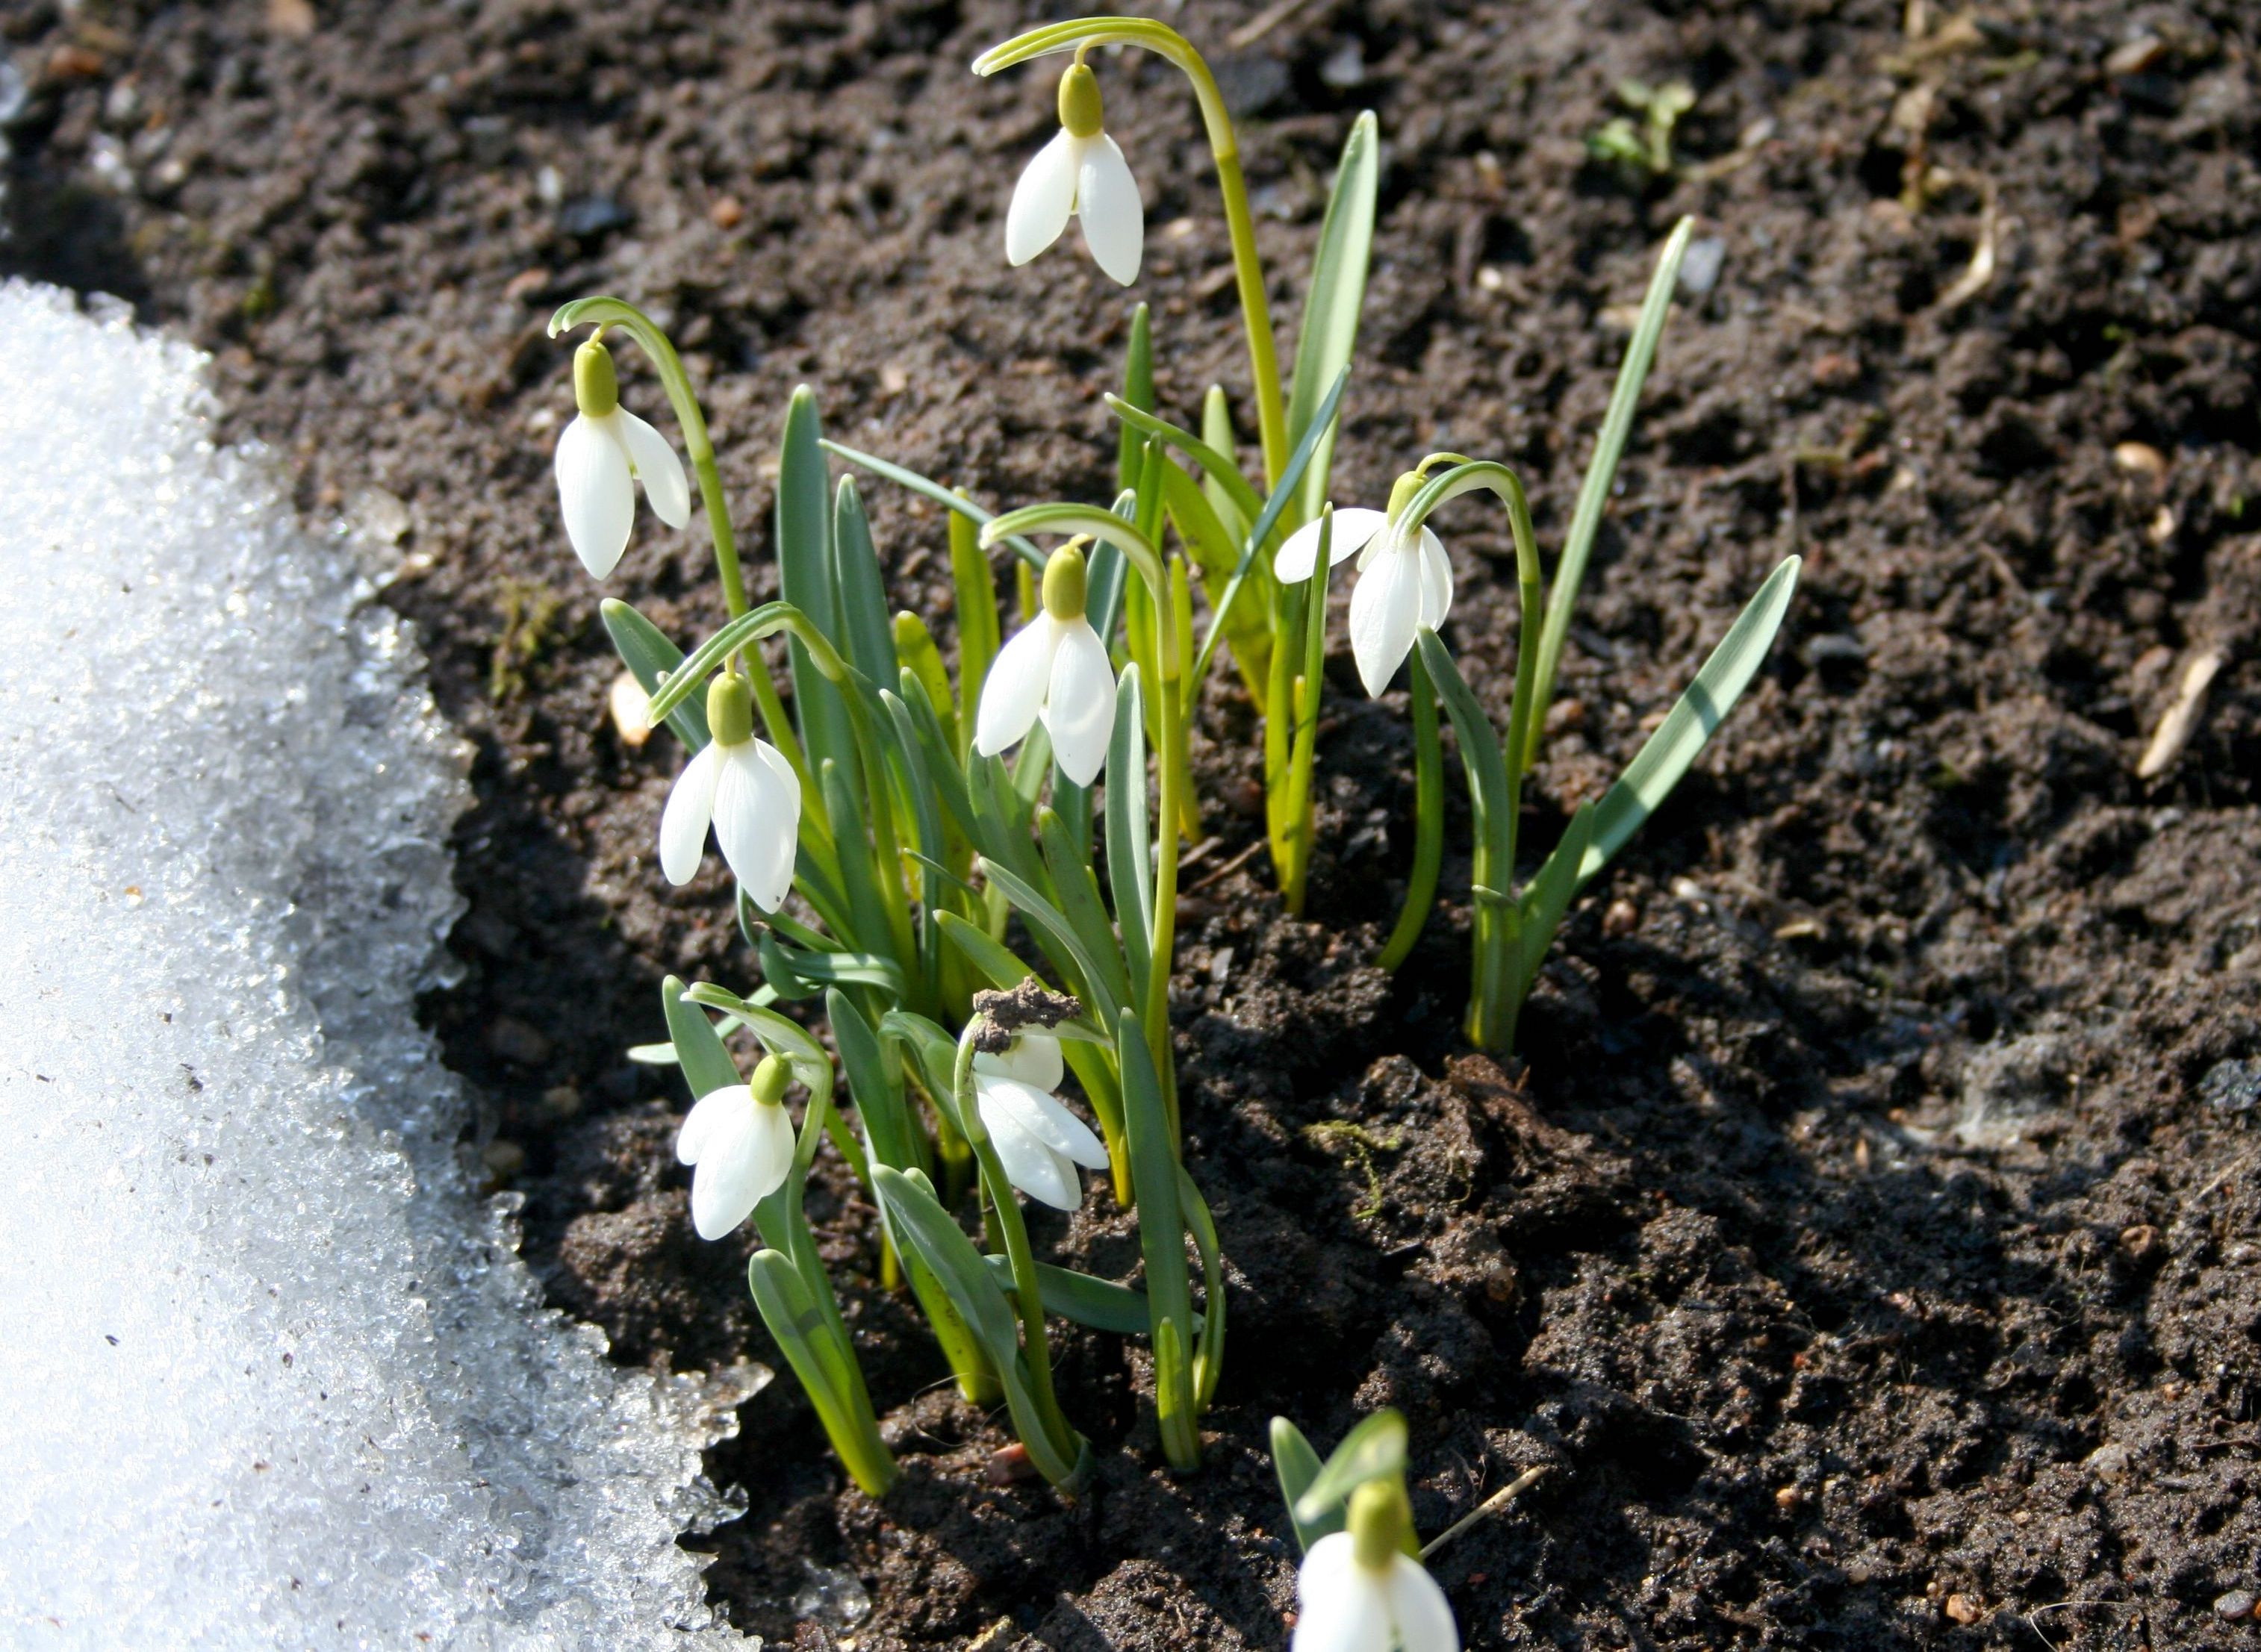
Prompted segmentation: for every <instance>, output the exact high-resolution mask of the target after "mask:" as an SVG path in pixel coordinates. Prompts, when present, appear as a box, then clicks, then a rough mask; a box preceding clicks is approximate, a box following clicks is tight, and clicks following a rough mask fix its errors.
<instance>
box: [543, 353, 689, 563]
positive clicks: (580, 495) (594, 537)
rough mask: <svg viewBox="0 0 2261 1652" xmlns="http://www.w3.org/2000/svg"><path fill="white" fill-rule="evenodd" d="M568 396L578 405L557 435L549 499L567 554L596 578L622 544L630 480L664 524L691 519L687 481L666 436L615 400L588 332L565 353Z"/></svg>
mask: <svg viewBox="0 0 2261 1652" xmlns="http://www.w3.org/2000/svg"><path fill="white" fill-rule="evenodd" d="M573 401H574V404H575V405H576V407H577V408H578V410H579V411H578V412H577V413H576V414H575V415H574V418H573V422H572V423H571V424H570V425H568V426H565V430H564V433H563V434H562V435H560V436H559V437H558V438H557V457H556V472H557V504H558V508H559V510H560V511H562V512H563V515H564V518H565V537H566V539H567V540H570V541H571V543H572V546H573V554H575V555H576V556H578V557H579V558H580V559H581V566H582V567H584V568H585V569H588V570H589V573H590V575H591V576H592V577H593V578H596V579H603V578H605V577H607V576H608V575H610V574H611V573H612V571H613V569H615V568H617V567H619V566H620V561H621V553H622V552H623V551H625V550H627V549H628V533H629V532H630V530H631V529H633V528H634V526H635V490H636V483H639V482H641V483H642V484H643V491H644V497H645V498H646V499H648V500H650V502H651V508H652V511H653V513H654V514H655V515H657V517H658V518H659V519H660V520H661V521H663V522H664V523H666V524H667V526H670V527H671V528H679V527H683V526H687V525H688V524H689V522H690V520H691V485H690V483H687V482H685V480H684V476H683V461H681V460H680V459H678V458H677V457H676V456H675V449H674V448H673V447H670V446H669V445H668V441H667V438H666V437H664V436H663V435H661V434H660V433H658V432H657V431H656V430H654V429H653V428H652V427H651V426H650V425H648V424H646V423H645V422H644V421H643V420H642V419H641V418H637V417H636V416H635V414H634V413H631V412H630V411H628V409H627V408H625V407H622V406H621V387H620V379H619V376H618V375H617V374H616V373H615V372H614V368H613V355H612V352H611V351H609V350H607V349H606V348H605V347H604V346H603V344H601V343H600V342H599V341H598V340H595V339H591V340H588V341H587V342H586V343H585V344H583V345H582V346H581V347H580V348H579V349H578V350H576V351H575V352H574V353H573Z"/></svg>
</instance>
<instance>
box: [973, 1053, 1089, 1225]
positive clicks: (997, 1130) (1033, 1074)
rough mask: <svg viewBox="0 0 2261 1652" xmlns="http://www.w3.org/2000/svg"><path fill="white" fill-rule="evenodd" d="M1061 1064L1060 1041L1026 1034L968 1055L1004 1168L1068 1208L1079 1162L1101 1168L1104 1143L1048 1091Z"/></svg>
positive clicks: (1028, 1188)
mask: <svg viewBox="0 0 2261 1652" xmlns="http://www.w3.org/2000/svg"><path fill="white" fill-rule="evenodd" d="M1065 1072H1066V1063H1065V1062H1063V1061H1062V1060H1061V1059H1060V1047H1059V1040H1058V1039H1056V1038H1054V1037H1052V1035H1051V1034H1049V1033H1022V1034H1021V1036H1020V1037H1018V1038H1016V1039H1015V1040H1014V1041H1013V1047H1012V1048H1010V1049H1008V1050H1007V1051H1006V1052H1005V1053H1004V1054H1003V1055H976V1056H974V1058H973V1099H974V1104H975V1105H976V1106H978V1107H979V1108H980V1111H981V1127H982V1128H983V1129H985V1130H987V1132H988V1133H989V1141H990V1143H991V1145H992V1146H994V1148H996V1149H997V1159H998V1162H1000V1163H1001V1164H1002V1165H1003V1166H1004V1167H1005V1175H1006V1176H1007V1177H1008V1179H1009V1180H1010V1181H1011V1182H1012V1184H1013V1185H1014V1186H1015V1187H1017V1188H1019V1189H1020V1190H1021V1191H1023V1193H1026V1194H1027V1195H1028V1196H1029V1197H1030V1198H1033V1199H1041V1200H1042V1201H1043V1202H1044V1203H1045V1204H1047V1205H1052V1206H1053V1207H1054V1208H1055V1209H1059V1210H1064V1211H1072V1210H1073V1209H1075V1208H1076V1207H1077V1206H1078V1205H1081V1204H1082V1203H1083V1179H1082V1178H1081V1177H1080V1176H1078V1175H1077V1174H1076V1167H1077V1166H1078V1165H1081V1166H1083V1167H1084V1168H1085V1169H1090V1170H1103V1169H1106V1168H1107V1163H1108V1160H1107V1148H1106V1145H1105V1144H1104V1143H1103V1142H1102V1141H1100V1139H1099V1138H1098V1137H1097V1136H1096V1135H1095V1134H1092V1130H1091V1126H1089V1125H1087V1124H1086V1123H1084V1121H1083V1120H1082V1119H1079V1118H1077V1117H1076V1116H1075V1115H1074V1114H1073V1113H1072V1112H1069V1111H1068V1110H1067V1109H1066V1107H1064V1106H1062V1105H1060V1102H1059V1098H1058V1097H1057V1096H1055V1095H1053V1093H1052V1092H1053V1091H1056V1090H1058V1089H1059V1087H1060V1080H1061V1077H1062V1076H1063V1074H1064V1073H1065Z"/></svg>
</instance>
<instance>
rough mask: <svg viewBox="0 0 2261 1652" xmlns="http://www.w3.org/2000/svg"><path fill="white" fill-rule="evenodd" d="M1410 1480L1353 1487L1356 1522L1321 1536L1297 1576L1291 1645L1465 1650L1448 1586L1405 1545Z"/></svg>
mask: <svg viewBox="0 0 2261 1652" xmlns="http://www.w3.org/2000/svg"><path fill="white" fill-rule="evenodd" d="M1410 1530H1411V1522H1410V1519H1409V1518H1408V1517H1407V1515H1406V1513H1405V1488H1404V1487H1403V1485H1399V1484H1385V1483H1383V1482H1381V1481H1368V1482H1367V1484H1364V1485H1362V1486H1360V1487H1359V1488H1358V1490H1357V1491H1353V1492H1352V1493H1351V1499H1350V1529H1349V1530H1348V1531H1346V1532H1337V1533H1335V1534H1333V1535H1332V1536H1330V1537H1322V1538H1321V1539H1319V1541H1317V1542H1316V1543H1314V1544H1312V1545H1311V1552H1310V1554H1308V1555H1304V1556H1303V1570H1302V1571H1301V1572H1299V1573H1298V1574H1296V1636H1295V1640H1294V1641H1293V1642H1292V1643H1291V1646H1290V1652H1394V1649H1402V1652H1460V1648H1461V1636H1460V1632H1459V1631H1458V1630H1457V1629H1455V1628H1454V1627H1453V1609H1452V1608H1451V1607H1450V1606H1447V1605H1446V1604H1445V1591H1443V1590H1441V1589H1439V1588H1438V1587H1437V1583H1436V1580H1435V1579H1434V1578H1432V1577H1430V1576H1429V1574H1428V1573H1427V1572H1426V1571H1425V1570H1422V1567H1421V1563H1420V1562H1419V1561H1418V1560H1415V1559H1413V1558H1412V1557H1411V1556H1410V1555H1408V1554H1406V1553H1405V1550H1404V1548H1403V1536H1404V1535H1405V1534H1407V1533H1410Z"/></svg>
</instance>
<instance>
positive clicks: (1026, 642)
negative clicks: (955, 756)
mask: <svg viewBox="0 0 2261 1652" xmlns="http://www.w3.org/2000/svg"><path fill="white" fill-rule="evenodd" d="M1059 632H1060V627H1059V622H1058V621H1056V620H1054V619H1052V616H1051V615H1050V614H1038V615H1037V617H1036V618H1035V619H1031V620H1030V622H1029V623H1028V624H1027V625H1026V626H1023V627H1022V628H1021V631H1020V633H1018V634H1017V635H1016V636H1015V637H1014V638H1013V640H1011V641H1010V642H1008V643H1007V644H1006V645H1005V646H1004V647H1002V648H1001V649H1000V650H998V654H997V657H996V659H994V661H992V662H990V665H989V676H988V679H987V681H986V682H984V683H982V685H981V705H980V710H979V711H978V712H976V713H975V714H974V722H973V749H974V750H976V751H978V752H980V754H982V755H983V756H984V757H994V756H995V755H996V754H998V753H999V752H1001V751H1003V750H1004V749H1005V748H1006V747H1008V746H1013V745H1017V744H1018V743H1019V742H1020V741H1021V740H1023V739H1025V738H1026V737H1027V735H1028V733H1029V730H1030V728H1032V727H1034V726H1036V721H1037V712H1041V711H1042V710H1044V691H1045V690H1047V689H1049V688H1050V687H1051V686H1052V654H1053V653H1054V652H1055V651H1056V650H1057V649H1058V648H1059Z"/></svg>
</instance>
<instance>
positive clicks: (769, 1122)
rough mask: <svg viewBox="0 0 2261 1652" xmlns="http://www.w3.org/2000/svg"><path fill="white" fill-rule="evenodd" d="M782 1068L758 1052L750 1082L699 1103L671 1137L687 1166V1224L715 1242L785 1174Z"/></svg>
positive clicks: (788, 1152)
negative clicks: (758, 1064)
mask: <svg viewBox="0 0 2261 1652" xmlns="http://www.w3.org/2000/svg"><path fill="white" fill-rule="evenodd" d="M790 1076H792V1075H791V1072H790V1070H789V1069H787V1068H786V1064H785V1063H784V1062H781V1061H779V1059H778V1058H777V1057H776V1056H774V1055H764V1057H763V1058H762V1064H761V1065H760V1066H758V1067H757V1068H755V1069H754V1082H753V1083H750V1084H725V1085H724V1086H723V1087H722V1088H721V1089H720V1090H710V1091H707V1093H706V1094H705V1095H703V1096H701V1097H700V1098H699V1102H698V1105H696V1106H694V1107H693V1108H692V1109H691V1113H690V1116H689V1117H688V1118H686V1119H684V1121H683V1128H682V1129H681V1130H680V1131H678V1132H677V1134H676V1137H675V1156H676V1157H677V1158H678V1160H680V1161H681V1162H684V1163H685V1164H687V1165H690V1166H691V1167H692V1173H691V1226H693V1229H695V1230H696V1231H697V1233H698V1234H699V1237H700V1238H701V1239H720V1238H721V1237H722V1236H723V1235H724V1234H729V1233H730V1232H732V1231H733V1230H735V1229H736V1227H737V1226H738V1224H739V1223H740V1222H743V1221H744V1220H745V1219H746V1218H747V1217H749V1216H750V1215H752V1214H753V1213H754V1206H755V1205H758V1204H760V1203H761V1202H762V1201H763V1200H764V1199H765V1198H768V1197H769V1196H770V1195H771V1194H772V1193H774V1192H776V1191H777V1190H778V1188H779V1186H780V1185H781V1184H783V1183H784V1181H785V1178H786V1176H788V1175H789V1174H791V1172H792V1170H793V1120H792V1119H788V1118H786V1112H785V1086H786V1079H787V1078H789V1077H790Z"/></svg>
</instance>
